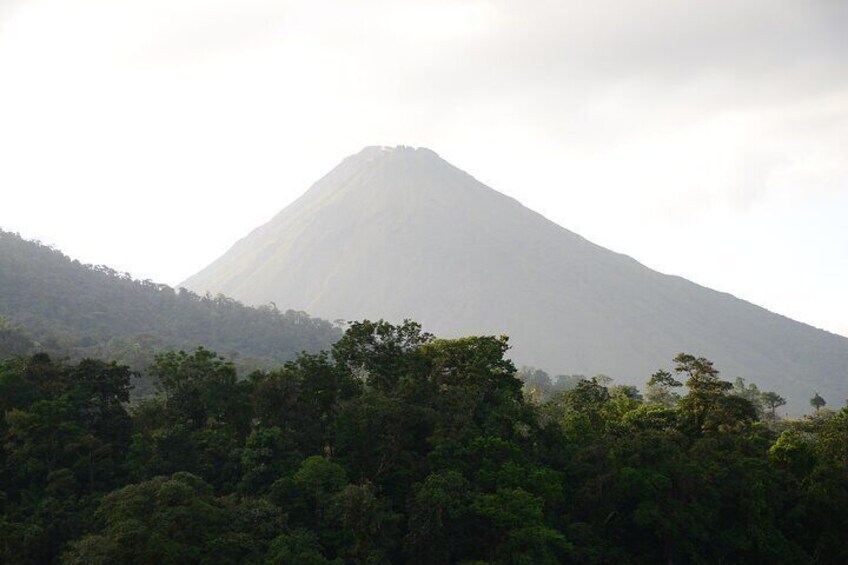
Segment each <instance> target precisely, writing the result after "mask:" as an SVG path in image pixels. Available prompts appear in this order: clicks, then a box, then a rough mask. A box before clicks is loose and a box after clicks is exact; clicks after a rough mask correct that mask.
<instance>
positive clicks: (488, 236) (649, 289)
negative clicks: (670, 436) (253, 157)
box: [182, 146, 848, 413]
mask: <svg viewBox="0 0 848 565" xmlns="http://www.w3.org/2000/svg"><path fill="white" fill-rule="evenodd" d="M182 286H185V287H187V288H189V289H191V290H194V291H197V292H207V291H209V292H212V293H223V294H225V295H228V296H231V297H233V298H236V299H238V300H240V301H242V302H246V303H248V304H252V305H260V304H267V303H269V302H274V303H275V304H276V305H277V306H278V307H279V308H281V309H284V310H285V309H289V308H292V309H295V310H305V311H307V312H309V313H310V314H311V315H315V316H320V317H324V318H328V319H344V320H358V319H364V318H369V319H378V318H383V319H386V320H390V321H394V322H399V321H401V320H403V319H406V318H409V319H413V320H416V321H418V322H421V324H422V325H423V326H424V328H425V329H426V330H428V331H430V332H433V333H435V334H437V335H439V336H443V337H450V336H460V335H482V334H496V335H499V334H506V335H508V336H510V343H511V344H512V346H513V349H512V352H511V355H512V358H513V359H514V360H515V361H516V363H517V364H528V365H533V366H536V367H541V368H544V369H546V370H547V371H549V372H551V373H567V374H575V373H579V374H585V375H594V374H597V373H603V374H606V375H609V376H611V377H613V378H615V379H616V380H619V381H621V382H626V383H632V384H642V383H644V382H645V380H647V378H648V377H649V376H650V375H651V373H653V372H654V371H656V370H657V369H659V368H662V367H668V366H669V364H670V362H671V361H670V360H671V359H672V358H673V357H674V356H675V355H676V354H678V353H680V352H687V353H692V354H695V355H698V356H704V357H707V358H708V359H711V360H712V361H713V362H714V363H715V365H716V367H717V368H718V369H720V370H721V371H722V375H723V376H724V378H726V379H733V378H735V377H737V376H738V377H742V378H744V379H746V380H747V381H748V382H754V383H756V384H757V385H758V386H759V387H760V388H761V389H765V390H774V391H776V392H778V393H779V394H781V395H783V396H785V397H787V399H788V400H789V401H790V404H789V408H790V409H791V410H792V411H793V412H796V413H797V412H802V411H807V410H808V409H809V404H808V399H809V398H810V397H811V396H812V395H813V394H814V393H815V392H819V393H821V394H822V395H823V396H824V398H825V399H826V400H828V402H829V403H830V405H832V406H841V405H842V403H843V402H844V401H845V399H846V397H848V384H846V383H848V339H846V338H844V337H841V336H838V335H835V334H832V333H828V332H826V331H823V330H820V329H816V328H813V327H811V326H808V325H806V324H803V323H800V322H796V321H793V320H791V319H789V318H786V317H784V316H781V315H778V314H775V313H773V312H770V311H768V310H766V309H764V308H760V307H758V306H755V305H754V304H751V303H749V302H746V301H743V300H740V299H738V298H735V297H734V296H731V295H730V294H726V293H722V292H717V291H714V290H711V289H708V288H705V287H703V286H700V285H698V284H695V283H693V282H690V281H688V280H685V279H682V278H680V277H676V276H669V275H665V274H661V273H659V272H656V271H654V270H651V269H649V268H647V267H645V266H644V265H642V264H640V263H639V262H637V261H636V260H634V259H632V258H631V257H628V256H625V255H621V254H618V253H615V252H613V251H610V250H608V249H605V248H603V247H600V246H598V245H595V244H593V243H591V242H590V241H587V240H586V239H584V238H582V237H580V236H579V235H577V234H575V233H573V232H571V231H569V230H567V229H565V228H563V227H561V226H559V225H557V224H555V223H553V222H551V221H549V220H547V219H546V218H544V217H543V216H541V215H540V214H538V213H536V212H534V211H532V210H530V209H528V208H525V207H524V206H522V205H521V204H520V203H519V202H517V201H516V200H514V199H512V198H509V197H507V196H505V195H503V194H501V193H499V192H497V191H495V190H493V189H491V188H489V187H487V186H485V185H483V184H482V183H480V182H478V181H477V180H475V179H474V178H473V177H472V176H470V175H469V174H467V173H465V172H463V171H461V170H460V169H458V168H456V167H454V166H453V165H451V164H449V163H448V162H446V161H445V160H443V159H441V158H440V157H439V156H438V155H437V154H436V153H434V152H433V151H430V150H428V149H424V148H418V149H415V148H410V147H403V146H401V147H396V148H387V147H368V148H366V149H364V150H362V151H361V152H359V153H358V154H356V155H353V156H350V157H348V158H346V159H345V160H344V161H342V162H341V163H340V164H339V165H338V166H337V167H336V168H334V169H333V170H332V171H330V173H329V174H327V175H326V176H325V177H323V178H322V179H320V180H319V181H318V182H316V183H315V184H314V185H313V186H312V187H311V188H310V189H309V190H308V191H307V192H306V193H305V194H303V196H301V197H300V198H299V199H298V200H296V201H295V202H294V203H292V204H291V205H290V206H288V207H286V208H285V209H284V210H282V211H281V212H280V213H278V214H277V215H276V216H275V217H274V218H273V219H272V220H271V221H269V222H268V223H267V224H265V225H262V226H260V227H258V228H256V229H255V230H253V231H252V232H251V233H250V234H249V235H247V236H246V237H245V238H244V239H242V240H240V241H238V242H237V243H235V245H233V246H232V248H231V249H230V250H229V251H227V252H226V253H225V254H224V255H223V256H222V257H220V258H219V259H218V260H216V261H215V262H213V263H212V264H211V265H209V266H208V267H207V268H205V269H203V270H202V271H200V272H199V273H197V274H196V275H194V276H192V277H191V278H189V279H188V280H186V281H185V282H184V283H183V284H182Z"/></svg>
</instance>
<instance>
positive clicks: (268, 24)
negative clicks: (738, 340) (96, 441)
mask: <svg viewBox="0 0 848 565" xmlns="http://www.w3.org/2000/svg"><path fill="white" fill-rule="evenodd" d="M846 30H848V2H846V1H844V0H822V1H812V0H798V1H795V2H791V1H784V0H761V1H757V0H750V1H746V0H732V1H731V0H727V1H726V0H709V1H702V2H696V1H692V0H688V1H682V0H681V1H670V0H651V1H649V0H626V1H624V0H621V1H617V2H612V1H606V0H601V1H597V0H595V1H592V2H585V1H582V0H581V1H578V0H575V1H571V2H568V1H562V0H559V1H539V0H533V1H530V0H522V1H518V0H514V1H511V2H506V1H489V2H485V1H474V2H462V1H456V0H453V1H450V2H439V1H433V0H427V1H421V2H402V1H399V0H387V1H376V0H374V1H361V2H353V1H350V0H348V1H341V0H339V1H324V0H310V1H302V2H285V1H279V0H278V1H270V0H133V1H130V0H0V196H2V200H0V228H3V229H6V230H11V231H18V232H20V233H21V234H22V235H24V236H26V237H29V238H39V239H41V240H43V241H45V242H47V243H50V244H53V245H55V246H57V247H59V248H60V249H62V250H63V251H65V252H66V253H67V254H69V255H71V256H72V257H74V258H78V259H80V260H82V261H84V262H89V263H97V264H107V265H109V266H112V267H114V268H116V269H118V270H121V271H128V272H130V273H132V274H133V275H135V276H137V277H140V278H150V279H154V280H156V281H160V282H166V283H170V284H176V283H178V282H180V281H181V280H183V279H184V278H186V277H188V276H189V275H191V274H193V273H194V272H196V271H197V270H199V269H201V268H202V267H204V266H206V265H207V264H208V263H210V262H211V261H212V260H214V259H215V258H216V257H217V256H219V255H220V254H221V253H223V252H224V251H225V250H226V249H227V248H228V247H229V246H230V245H231V244H232V243H233V242H234V241H235V240H236V239H238V238H240V237H242V236H244V235H245V234H246V233H247V232H248V231H249V230H250V229H252V228H253V227H255V226H256V225H258V224H260V223H263V222H265V221H267V220H268V219H269V218H270V217H271V216H273V215H274V214H275V213H276V212H277V211H278V210H280V209H281V208H283V207H284V206H285V205H287V204H288V203H290V202H291V201H292V200H293V199H295V198H296V197H297V196H299V195H300V194H301V193H302V192H303V191H305V190H306V189H307V188H308V187H309V185H310V184H311V183H312V182H314V181H315V180H317V179H318V178H319V177H320V176H322V175H323V174H324V173H326V172H327V171H328V170H329V169H331V168H332V167H333V166H335V165H336V164H337V163H338V162H339V161H340V160H341V159H342V158H343V157H345V156H346V155H348V154H350V153H355V152H357V151H359V150H360V149H361V148H362V147H363V146H366V145H397V144H404V145H414V146H426V147H429V148H431V149H433V150H435V151H436V152H438V153H439V154H440V155H441V156H442V157H444V158H445V159H447V160H448V161H450V162H452V163H453V164H455V165H456V166H458V167H459V168H461V169H464V170H466V171H467V172H469V173H471V174H472V175H474V176H475V177H477V178H478V179H479V180H481V181H483V182H484V183H486V184H488V185H489V186H491V187H493V188H495V189H497V190H499V191H501V192H504V193H506V194H509V195H511V196H513V197H515V198H517V199H518V200H520V201H521V202H522V203H524V204H525V205H527V206H528V207H530V208H533V209H535V210H537V211H539V212H541V213H542V214H544V215H545V216H547V217H548V218H550V219H551V220H554V221H555V222H557V223H559V224H561V225H563V226H564V227H566V228H568V229H571V230H572V231H576V232H577V233H579V234H581V235H583V236H585V237H587V238H588V239H590V240H592V241H594V242H596V243H599V244H601V245H604V246H605V247H608V248H610V249H613V250H615V251H619V252H622V253H626V254H628V255H631V256H633V257H635V258H636V259H638V260H639V261H641V262H642V263H644V264H646V265H648V266H649V267H652V268H655V269H657V270H660V271H662V272H666V273H672V274H677V275H681V276H684V277H686V278H688V279H691V280H693V281H695V282H698V283H700V284H703V285H705V286H710V287H712V288H716V289H718V290H722V291H726V292H730V293H732V294H735V295H736V296H739V297H741V298H744V299H746V300H750V301H752V302H754V303H757V304H759V305H762V306H765V307H767V308H769V309H770V310H773V311H776V312H779V313H781V314H785V315H787V316H789V317H792V318H795V319H798V320H801V321H803V322H807V323H809V324H812V325H814V326H817V327H822V328H825V329H828V330H830V331H833V332H837V333H841V334H843V335H848V31H846Z"/></svg>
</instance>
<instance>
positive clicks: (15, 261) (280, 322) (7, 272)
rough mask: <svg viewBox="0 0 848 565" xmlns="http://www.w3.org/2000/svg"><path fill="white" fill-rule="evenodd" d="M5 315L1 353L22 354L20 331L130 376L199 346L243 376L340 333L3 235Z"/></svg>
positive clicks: (0, 283) (0, 306)
mask: <svg viewBox="0 0 848 565" xmlns="http://www.w3.org/2000/svg"><path fill="white" fill-rule="evenodd" d="M0 316H3V317H6V318H8V321H7V322H5V323H4V324H3V325H0V354H2V353H6V354H14V353H20V352H21V351H19V349H20V348H21V347H23V344H22V343H18V342H19V341H20V340H19V339H17V338H16V344H12V343H11V339H12V335H13V334H16V335H18V336H23V337H24V338H26V339H29V340H30V341H34V342H36V343H37V344H38V346H39V348H40V349H45V350H47V351H50V352H55V353H56V354H58V355H62V356H70V357H71V358H72V359H81V358H83V357H86V356H88V357H97V358H101V359H113V360H117V361H119V362H122V363H126V364H128V365H129V366H130V367H132V368H133V369H143V368H145V367H147V366H148V365H149V364H150V363H151V362H152V361H153V358H154V355H155V353H156V352H157V351H161V350H164V349H174V348H177V349H180V348H182V349H192V348H195V347H197V346H199V345H204V346H207V347H212V348H214V349H216V350H217V351H220V352H221V353H224V354H226V355H228V356H229V357H233V358H235V359H236V361H237V363H238V364H239V366H240V367H242V368H245V369H252V368H256V367H267V366H271V365H274V364H280V363H283V362H286V361H290V360H292V359H294V358H295V356H296V355H297V354H298V353H300V352H301V351H310V352H317V351H320V350H322V349H325V348H327V347H329V346H330V345H331V344H332V343H333V342H334V341H336V340H337V339H338V338H339V336H340V335H341V331H340V330H339V329H338V328H336V327H334V326H333V325H332V324H330V323H329V322H326V321H324V320H320V319H317V318H312V317H310V316H308V315H307V314H305V313H303V312H295V311H287V312H280V311H278V310H277V309H276V307H274V306H273V305H269V306H265V307H261V308H249V307H247V306H244V305H242V304H240V303H238V302H236V301H235V300H232V299H230V298H227V297H224V296H216V297H212V296H198V295H196V294H194V293H192V292H189V291H187V290H185V289H182V288H181V289H179V290H175V289H173V288H171V287H169V286H167V285H162V284H156V283H153V282H150V281H138V280H134V279H133V278H132V277H130V276H129V275H128V274H126V273H118V272H115V271H114V270H112V269H109V268H108V267H103V266H91V265H83V264H80V263H79V262H78V261H72V260H70V259H69V258H68V257H66V256H65V255H63V254H62V253H61V252H59V251H57V250H55V249H53V248H51V247H48V246H46V245H42V244H40V243H37V242H32V241H27V240H24V239H22V238H21V237H19V236H17V235H15V234H11V233H8V232H3V231H0ZM4 336H6V337H4ZM26 336H28V338H27V337H26ZM4 339H8V340H9V343H8V344H6V342H5V341H4ZM13 347H14V348H17V349H13Z"/></svg>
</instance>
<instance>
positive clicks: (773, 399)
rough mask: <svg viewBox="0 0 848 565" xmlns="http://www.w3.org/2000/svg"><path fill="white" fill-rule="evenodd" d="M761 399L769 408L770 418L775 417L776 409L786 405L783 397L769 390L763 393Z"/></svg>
mask: <svg viewBox="0 0 848 565" xmlns="http://www.w3.org/2000/svg"><path fill="white" fill-rule="evenodd" d="M762 401H763V404H764V405H765V407H766V408H768V409H769V414H770V415H771V418H772V420H774V419H777V409H778V408H780V407H781V406H785V405H786V399H785V398H783V397H782V396H780V395H779V394H777V393H776V392H771V391H768V392H764V393H763V395H762Z"/></svg>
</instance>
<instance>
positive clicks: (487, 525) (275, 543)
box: [0, 322, 848, 565]
mask: <svg viewBox="0 0 848 565" xmlns="http://www.w3.org/2000/svg"><path fill="white" fill-rule="evenodd" d="M507 348H508V345H507V341H506V339H505V338H495V337H468V338H463V339H455V340H443V339H436V338H434V337H433V336H431V335H428V334H426V333H422V332H421V330H420V327H419V326H418V325H416V324H414V323H411V322H407V323H405V324H403V325H401V326H392V325H390V324H387V323H384V322H377V323H372V322H361V323H355V324H352V325H351V326H350V328H349V329H348V330H347V332H346V333H345V334H344V336H343V337H342V338H341V339H340V340H339V341H338V342H337V343H336V344H335V345H333V346H332V348H331V350H329V351H328V352H326V353H318V354H303V355H300V356H299V357H297V358H296V359H295V360H293V361H291V362H289V363H287V364H285V365H284V366H282V367H279V368H276V369H272V370H264V371H256V372H254V373H253V374H251V375H250V376H249V377H248V378H246V379H239V378H237V374H236V370H235V367H234V365H233V363H232V362H230V361H228V360H225V359H223V358H221V357H219V356H217V355H216V354H215V353H212V352H211V351H209V350H206V349H202V348H201V349H196V350H194V351H192V352H189V353H186V352H182V351H171V352H165V353H162V354H160V355H159V356H158V357H157V359H156V361H155V362H154V363H153V364H152V365H151V367H150V368H149V373H150V374H151V375H152V376H155V377H156V378H157V379H158V383H159V384H158V388H159V391H158V394H156V395H155V396H151V397H148V398H145V399H142V400H137V401H135V402H132V403H130V402H128V401H129V388H130V386H131V384H132V372H131V371H130V370H129V369H128V368H127V367H125V366H121V365H118V364H115V363H107V362H104V361H97V360H82V361H79V362H67V361H65V362H62V361H55V360H52V359H51V358H50V357H48V356H47V355H45V354H41V353H37V354H33V355H29V356H16V357H12V358H9V359H8V360H6V361H4V362H2V363H0V405H2V407H1V408H0V413H2V414H3V419H2V421H1V422H0V428H2V430H1V431H2V438H3V443H2V452H0V485H2V492H0V508H2V517H0V520H2V527H0V536H2V540H0V560H2V561H3V562H7V563H12V562H14V563H51V562H61V563H68V564H86V565H90V564H97V563H145V564H147V563H181V564H182V563H305V564H322V563H338V564H341V563H371V564H379V563H422V564H442V563H504V564H507V563H509V564H512V563H516V564H538V563H846V562H848V544H846V543H845V532H848V512H846V510H848V408H842V409H841V410H839V411H829V410H826V409H818V410H816V412H815V413H813V414H812V415H810V416H808V417H805V418H803V419H799V420H792V421H786V420H781V419H779V418H777V417H775V416H772V412H773V410H769V409H765V410H763V409H762V407H760V408H759V409H758V407H757V406H755V403H753V402H752V401H751V400H750V399H749V398H748V397H751V390H752V389H751V387H750V385H748V386H745V385H744V383H743V384H742V385H741V386H739V385H734V384H732V383H730V382H728V381H724V380H722V379H721V378H720V375H719V374H718V372H717V371H716V369H715V368H714V367H713V366H712V364H711V363H710V362H709V361H708V360H706V359H703V358H698V357H694V356H692V355H684V354H681V355H680V356H678V357H677V358H676V359H675V360H674V366H673V367H671V370H669V371H658V372H657V373H656V374H654V375H652V376H647V377H648V379H647V380H649V386H648V387H647V389H646V390H647V392H646V394H645V396H644V398H643V397H642V395H640V394H639V393H638V391H637V390H636V389H635V388H633V387H629V386H617V385H614V384H613V383H611V382H610V381H609V380H608V379H605V378H603V377H596V378H592V379H580V378H579V377H576V378H564V379H557V382H559V381H562V386H561V387H553V388H551V387H548V389H547V390H546V391H545V394H544V398H543V397H542V394H541V392H540V384H539V383H540V382H541V383H542V384H544V383H545V382H546V381H545V378H544V376H543V375H540V374H537V372H532V374H533V376H534V378H533V379H529V378H528V379H527V382H526V383H522V381H521V380H519V379H518V378H516V374H517V371H516V369H515V367H514V366H513V365H512V363H511V362H510V361H508V360H506V359H505V357H504V354H505V352H506V350H507ZM525 377H527V375H525ZM548 380H549V381H550V379H548ZM682 385H685V386H682ZM555 389H556V390H555ZM775 396H776V395H775ZM764 397H765V395H764V394H760V398H759V399H760V400H761V401H762V399H763V398H764ZM775 402H776V401H775ZM778 405H779V403H778ZM819 408H820V407H819ZM758 410H759V411H758Z"/></svg>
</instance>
